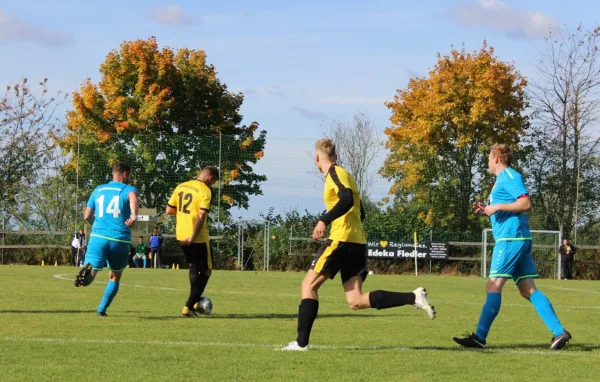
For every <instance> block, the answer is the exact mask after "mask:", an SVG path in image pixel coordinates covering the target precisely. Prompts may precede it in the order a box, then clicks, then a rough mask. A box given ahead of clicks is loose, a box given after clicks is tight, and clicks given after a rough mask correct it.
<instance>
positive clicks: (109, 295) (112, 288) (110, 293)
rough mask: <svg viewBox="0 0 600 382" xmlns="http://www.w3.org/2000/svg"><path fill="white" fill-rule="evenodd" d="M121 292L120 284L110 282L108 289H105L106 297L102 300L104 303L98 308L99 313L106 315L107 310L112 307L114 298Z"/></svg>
mask: <svg viewBox="0 0 600 382" xmlns="http://www.w3.org/2000/svg"><path fill="white" fill-rule="evenodd" d="M118 291H119V283H116V282H114V281H112V280H110V281H108V284H107V285H106V289H104V297H103V298H102V302H101V303H100V306H98V312H102V313H106V309H108V307H109V306H110V303H111V302H112V300H113V298H115V296H116V295H117V292H118Z"/></svg>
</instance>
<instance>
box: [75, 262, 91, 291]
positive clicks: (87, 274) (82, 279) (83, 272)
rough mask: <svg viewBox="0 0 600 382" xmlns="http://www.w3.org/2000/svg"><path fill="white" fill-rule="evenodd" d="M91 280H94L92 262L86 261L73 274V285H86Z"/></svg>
mask: <svg viewBox="0 0 600 382" xmlns="http://www.w3.org/2000/svg"><path fill="white" fill-rule="evenodd" d="M92 281H94V277H93V276H92V264H89V263H88V264H86V265H85V266H84V267H82V268H81V269H80V270H79V272H78V273H77V275H76V276H75V286H76V287H80V286H88V285H90V284H91V283H92Z"/></svg>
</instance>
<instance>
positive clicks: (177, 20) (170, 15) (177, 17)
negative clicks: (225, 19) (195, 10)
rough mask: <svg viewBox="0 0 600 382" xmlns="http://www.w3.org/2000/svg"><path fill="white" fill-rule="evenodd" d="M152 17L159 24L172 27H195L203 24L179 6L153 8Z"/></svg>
mask: <svg viewBox="0 0 600 382" xmlns="http://www.w3.org/2000/svg"><path fill="white" fill-rule="evenodd" d="M150 16H152V19H153V20H154V21H156V22H157V23H159V24H164V25H170V26H185V25H193V24H198V23H200V22H201V19H200V18H198V17H193V16H190V15H188V14H187V13H186V12H185V11H184V10H183V9H181V7H180V6H178V5H165V6H157V7H153V8H152V9H151V10H150Z"/></svg>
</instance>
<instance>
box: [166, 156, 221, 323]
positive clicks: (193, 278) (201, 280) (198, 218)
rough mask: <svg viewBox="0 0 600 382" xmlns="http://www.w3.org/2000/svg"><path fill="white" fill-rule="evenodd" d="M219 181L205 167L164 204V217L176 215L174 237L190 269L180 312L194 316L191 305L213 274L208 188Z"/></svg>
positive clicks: (212, 172)
mask: <svg viewBox="0 0 600 382" xmlns="http://www.w3.org/2000/svg"><path fill="white" fill-rule="evenodd" d="M218 180H219V170H218V169H217V168H216V167H213V166H209V167H205V168H204V169H203V170H202V172H201V173H200V175H199V176H198V178H196V179H194V180H190V181H187V182H184V183H181V184H180V185H178V186H177V188H175V191H173V195H172V196H171V198H170V199H169V202H168V203H167V215H176V216H177V226H176V237H177V240H178V241H179V244H180V245H181V250H182V251H183V254H184V255H185V258H186V261H187V263H188V264H189V266H190V295H189V297H188V300H187V302H186V303H185V306H184V307H183V311H182V312H181V313H182V314H183V315H184V316H188V317H194V316H196V311H195V309H194V305H195V304H196V303H197V302H198V301H199V300H200V297H201V296H202V293H203V292H204V289H205V288H206V284H207V283H208V279H209V278H210V275H211V272H212V253H211V249H210V237H209V235H208V228H207V227H206V219H207V217H208V213H209V211H210V202H211V197H212V192H211V190H210V188H211V186H212V185H213V184H214V183H215V182H216V181H218Z"/></svg>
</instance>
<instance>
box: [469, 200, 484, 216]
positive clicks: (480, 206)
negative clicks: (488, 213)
mask: <svg viewBox="0 0 600 382" xmlns="http://www.w3.org/2000/svg"><path fill="white" fill-rule="evenodd" d="M485 207H486V205H485V203H482V202H475V203H473V205H472V206H471V208H473V212H474V213H475V215H485V212H484V210H485Z"/></svg>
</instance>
